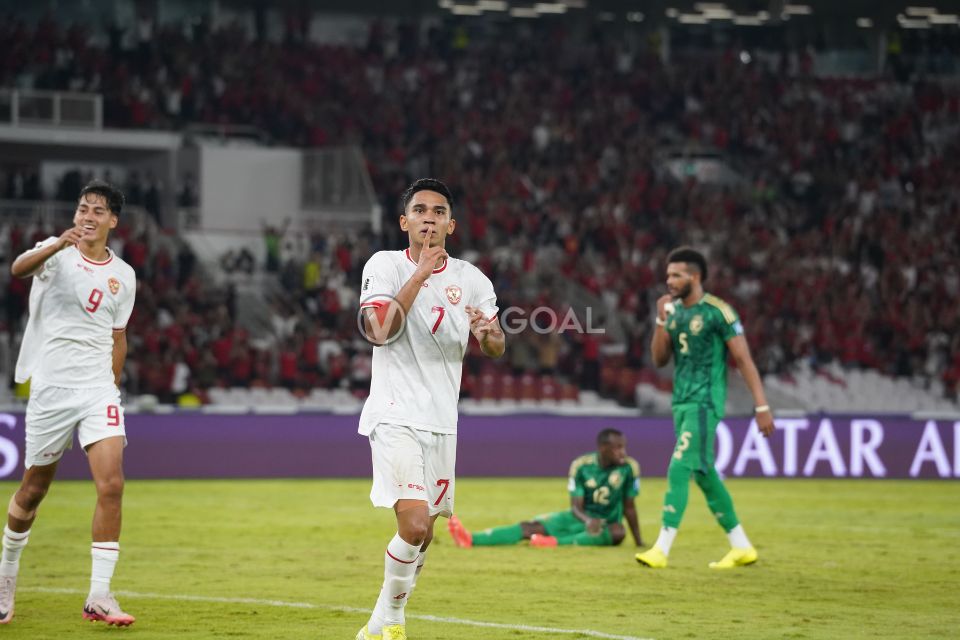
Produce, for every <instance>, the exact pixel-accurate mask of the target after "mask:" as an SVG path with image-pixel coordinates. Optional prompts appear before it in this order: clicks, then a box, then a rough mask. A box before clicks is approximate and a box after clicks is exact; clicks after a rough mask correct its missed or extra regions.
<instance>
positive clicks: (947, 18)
mask: <svg viewBox="0 0 960 640" xmlns="http://www.w3.org/2000/svg"><path fill="white" fill-rule="evenodd" d="M927 20H929V21H930V24H960V16H958V15H957V14H955V13H938V14H936V15H932V16H927Z"/></svg>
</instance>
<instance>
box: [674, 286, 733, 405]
mask: <svg viewBox="0 0 960 640" xmlns="http://www.w3.org/2000/svg"><path fill="white" fill-rule="evenodd" d="M674 304H675V305H676V310H675V311H674V312H673V313H672V314H670V316H669V317H668V318H667V333H669V334H670V342H671V344H672V345H673V355H674V361H675V364H676V370H675V372H674V374H673V406H675V407H676V406H677V405H685V404H698V405H704V406H707V407H710V408H711V409H713V411H714V413H715V414H716V415H717V417H718V418H722V417H723V412H724V406H725V405H726V402H727V340H729V339H730V338H733V337H734V336H741V335H743V325H741V324H740V319H739V318H738V317H737V313H736V311H734V310H733V308H732V307H731V306H730V305H728V304H727V303H726V302H724V301H723V300H721V299H720V298H718V297H716V296H712V295H710V294H709V293H707V294H704V296H703V298H701V299H700V301H699V302H698V303H696V304H695V305H693V306H692V307H685V306H683V304H682V303H681V302H679V301H677V302H675V303H674Z"/></svg>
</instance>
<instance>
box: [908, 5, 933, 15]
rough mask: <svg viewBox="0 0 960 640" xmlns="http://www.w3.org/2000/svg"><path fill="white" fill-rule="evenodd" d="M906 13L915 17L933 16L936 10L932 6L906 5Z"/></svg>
mask: <svg viewBox="0 0 960 640" xmlns="http://www.w3.org/2000/svg"><path fill="white" fill-rule="evenodd" d="M907 15H908V16H915V17H922V16H935V15H937V10H936V9H935V8H934V7H907Z"/></svg>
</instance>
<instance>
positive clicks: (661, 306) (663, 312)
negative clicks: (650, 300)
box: [657, 294, 673, 322]
mask: <svg viewBox="0 0 960 640" xmlns="http://www.w3.org/2000/svg"><path fill="white" fill-rule="evenodd" d="M672 300H673V298H672V297H671V296H670V294H667V295H663V296H660V297H659V298H658V299H657V317H658V318H660V319H661V320H663V321H664V322H666V321H667V304H669V303H670V302H671V301H672Z"/></svg>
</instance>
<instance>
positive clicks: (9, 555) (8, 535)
mask: <svg viewBox="0 0 960 640" xmlns="http://www.w3.org/2000/svg"><path fill="white" fill-rule="evenodd" d="M29 538H30V530H29V529H28V530H27V531H24V532H23V533H17V532H16V531H12V530H11V529H10V527H8V526H4V527H3V556H2V558H0V576H7V577H11V576H15V575H17V572H18V571H19V570H20V554H21V553H23V548H24V547H25V546H27V540H28V539H29Z"/></svg>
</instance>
